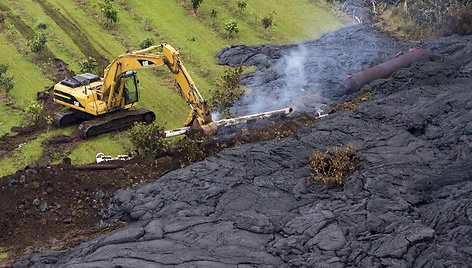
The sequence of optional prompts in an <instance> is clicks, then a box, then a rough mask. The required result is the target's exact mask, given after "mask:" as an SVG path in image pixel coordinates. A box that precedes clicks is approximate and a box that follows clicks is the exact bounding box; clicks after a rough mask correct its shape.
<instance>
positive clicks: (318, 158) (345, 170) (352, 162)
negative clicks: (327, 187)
mask: <svg viewBox="0 0 472 268" xmlns="http://www.w3.org/2000/svg"><path fill="white" fill-rule="evenodd" d="M359 162H360V160H359V158H358V157H357V156H356V155H355V154H354V146H352V145H346V146H343V147H335V148H334V149H332V150H329V149H326V150H324V151H318V150H316V151H315V152H314V153H313V155H312V156H311V158H310V167H311V173H312V174H311V177H312V178H313V180H315V181H320V182H322V183H324V184H337V185H341V184H343V180H344V178H346V177H347V176H349V175H351V174H352V173H354V171H356V170H357V167H358V165H359Z"/></svg>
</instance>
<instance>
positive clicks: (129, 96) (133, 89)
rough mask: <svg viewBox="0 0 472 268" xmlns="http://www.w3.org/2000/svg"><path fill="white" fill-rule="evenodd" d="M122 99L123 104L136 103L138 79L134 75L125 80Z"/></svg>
mask: <svg viewBox="0 0 472 268" xmlns="http://www.w3.org/2000/svg"><path fill="white" fill-rule="evenodd" d="M123 97H124V98H125V104H130V103H134V102H137V101H138V99H139V91H138V79H137V78H136V73H134V74H133V75H131V76H129V77H127V78H126V79H125V88H124V91H123Z"/></svg>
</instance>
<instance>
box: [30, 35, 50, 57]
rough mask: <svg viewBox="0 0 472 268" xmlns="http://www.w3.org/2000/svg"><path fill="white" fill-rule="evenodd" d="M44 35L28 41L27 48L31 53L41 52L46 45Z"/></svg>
mask: <svg viewBox="0 0 472 268" xmlns="http://www.w3.org/2000/svg"><path fill="white" fill-rule="evenodd" d="M46 41H47V40H46V35H45V34H44V33H38V34H36V35H35V36H34V37H33V38H32V39H30V40H29V41H28V47H29V48H30V50H31V52H34V53H38V52H39V51H41V50H43V48H44V47H45V45H46Z"/></svg>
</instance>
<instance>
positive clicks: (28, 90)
mask: <svg viewBox="0 0 472 268" xmlns="http://www.w3.org/2000/svg"><path fill="white" fill-rule="evenodd" d="M0 53H1V57H0V63H6V64H8V66H9V68H8V73H9V74H13V76H14V82H15V87H14V88H13V89H12V90H11V92H10V95H11V97H12V99H13V101H14V102H15V104H16V105H19V106H21V107H25V106H26V105H28V104H29V103H30V102H31V101H32V100H35V99H36V92H38V91H41V90H44V88H45V87H47V86H50V85H51V83H52V82H51V81H49V80H48V79H46V78H45V77H44V76H43V75H42V73H41V72H40V71H39V70H38V68H37V66H36V65H34V64H33V63H31V61H30V60H29V58H28V57H26V56H24V55H21V54H20V53H18V51H17V50H16V49H15V46H13V45H12V44H10V43H9V42H8V41H7V40H6V39H5V37H4V36H3V35H1V34H0Z"/></svg>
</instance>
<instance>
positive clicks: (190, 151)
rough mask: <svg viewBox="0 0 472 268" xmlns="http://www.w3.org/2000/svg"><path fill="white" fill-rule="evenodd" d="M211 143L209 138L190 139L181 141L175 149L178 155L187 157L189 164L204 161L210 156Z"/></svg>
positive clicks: (186, 138)
mask: <svg viewBox="0 0 472 268" xmlns="http://www.w3.org/2000/svg"><path fill="white" fill-rule="evenodd" d="M210 144H211V141H210V139H209V138H208V137H199V138H188V137H185V138H183V139H181V140H179V141H178V142H177V143H176V144H175V145H174V146H173V147H174V148H173V149H174V150H176V151H177V152H178V153H180V154H182V155H184V156H185V160H186V161H187V162H188V163H193V162H197V161H202V160H204V159H205V157H206V156H207V155H208V154H209V152H208V148H209V146H210Z"/></svg>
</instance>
